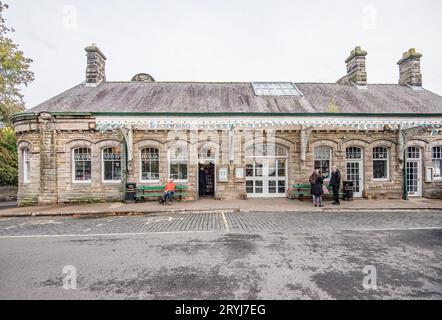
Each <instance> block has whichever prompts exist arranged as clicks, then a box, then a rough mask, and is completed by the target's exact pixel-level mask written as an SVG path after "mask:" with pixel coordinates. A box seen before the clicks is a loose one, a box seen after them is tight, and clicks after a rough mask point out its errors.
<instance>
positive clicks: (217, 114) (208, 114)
mask: <svg viewBox="0 0 442 320" xmlns="http://www.w3.org/2000/svg"><path fill="white" fill-rule="evenodd" d="M53 114H54V115H56V113H53ZM91 114H92V115H94V116H122V117H126V116H128V117H130V116H189V117H222V116H229V117H231V116H233V117H234V116H240V117H241V116H255V117H263V116H264V117H265V116H267V117H269V116H287V117H308V116H311V117H323V116H327V117H330V116H332V117H343V116H345V117H392V116H395V117H442V113H329V112H317V113H309V112H299V113H294V112H292V113H289V112H91Z"/></svg>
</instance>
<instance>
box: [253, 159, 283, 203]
mask: <svg viewBox="0 0 442 320" xmlns="http://www.w3.org/2000/svg"><path fill="white" fill-rule="evenodd" d="M286 184H287V161H286V159H277V158H271V159H266V158H261V159H257V158H255V159H249V160H248V161H247V163H246V190H247V195H248V196H249V197H285V196H286Z"/></svg>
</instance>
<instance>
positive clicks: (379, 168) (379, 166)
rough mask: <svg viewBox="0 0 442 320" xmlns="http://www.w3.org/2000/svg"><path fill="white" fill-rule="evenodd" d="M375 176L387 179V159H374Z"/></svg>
mask: <svg viewBox="0 0 442 320" xmlns="http://www.w3.org/2000/svg"><path fill="white" fill-rule="evenodd" d="M373 178H374V179H387V178H388V177H387V160H374V161H373Z"/></svg>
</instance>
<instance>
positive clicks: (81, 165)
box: [72, 148, 92, 183]
mask: <svg viewBox="0 0 442 320" xmlns="http://www.w3.org/2000/svg"><path fill="white" fill-rule="evenodd" d="M72 160H73V166H72V167H73V168H74V172H73V181H74V182H83V183H88V182H91V177H92V162H91V160H92V156H91V149H89V148H76V149H74V150H73V153H72Z"/></svg>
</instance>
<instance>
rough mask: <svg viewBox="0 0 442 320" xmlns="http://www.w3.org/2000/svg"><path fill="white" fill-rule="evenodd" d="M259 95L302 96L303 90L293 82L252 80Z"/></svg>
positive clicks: (254, 89)
mask: <svg viewBox="0 0 442 320" xmlns="http://www.w3.org/2000/svg"><path fill="white" fill-rule="evenodd" d="M252 87H253V91H255V95H257V96H300V95H301V92H300V91H299V90H298V88H297V87H296V86H295V84H294V83H292V82H252Z"/></svg>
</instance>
